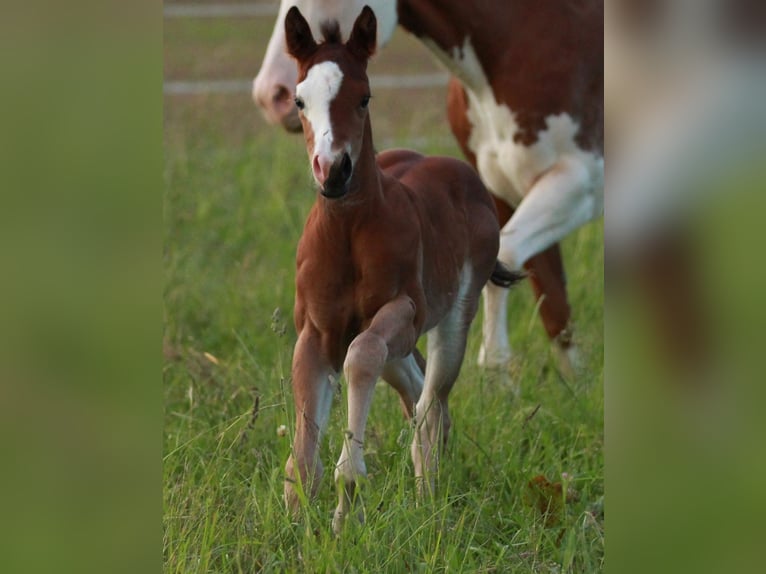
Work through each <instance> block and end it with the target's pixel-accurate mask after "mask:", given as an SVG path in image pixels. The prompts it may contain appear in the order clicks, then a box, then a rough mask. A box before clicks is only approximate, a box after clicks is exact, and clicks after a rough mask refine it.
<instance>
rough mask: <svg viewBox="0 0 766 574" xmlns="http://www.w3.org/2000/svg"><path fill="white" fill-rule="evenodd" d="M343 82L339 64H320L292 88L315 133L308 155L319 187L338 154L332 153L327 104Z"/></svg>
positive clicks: (330, 124) (331, 134)
mask: <svg viewBox="0 0 766 574" xmlns="http://www.w3.org/2000/svg"><path fill="white" fill-rule="evenodd" d="M342 82H343V72H341V70H340V68H339V67H338V64H336V63H335V62H322V63H321V64H317V65H316V66H313V67H312V68H311V69H310V70H309V72H308V74H307V75H306V79H305V80H303V81H302V82H301V83H300V84H298V85H297V86H296V87H295V94H296V97H297V98H300V99H301V100H302V101H303V110H302V114H303V116H304V118H305V119H306V121H307V122H308V124H309V126H310V128H311V133H313V134H314V149H313V150H309V153H310V154H311V156H312V158H311V159H312V162H311V163H312V168H313V172H314V177H315V178H316V180H317V183H319V184H320V185H322V184H324V181H325V179H327V174H328V173H329V170H330V166H331V165H332V164H333V162H334V161H335V159H336V156H337V151H334V150H333V133H332V123H331V121H330V104H331V103H332V101H333V100H334V99H335V96H337V95H338V90H340V85H341V83H342Z"/></svg>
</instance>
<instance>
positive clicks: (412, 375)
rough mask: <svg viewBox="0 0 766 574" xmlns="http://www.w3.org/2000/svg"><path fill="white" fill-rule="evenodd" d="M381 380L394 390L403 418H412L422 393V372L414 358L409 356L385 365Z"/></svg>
mask: <svg viewBox="0 0 766 574" xmlns="http://www.w3.org/2000/svg"><path fill="white" fill-rule="evenodd" d="M383 380H385V381H386V382H387V383H388V384H389V385H391V386H392V387H394V389H396V392H397V393H399V399H400V401H401V403H402V410H403V411H404V414H405V416H406V417H407V418H412V415H413V411H414V410H415V404H416V403H417V402H418V399H419V398H420V393H421V392H422V391H423V371H421V370H420V366H419V365H418V363H417V361H416V360H415V357H414V356H413V355H412V354H410V355H407V356H406V357H405V358H403V359H395V360H392V361H389V362H388V363H386V366H385V367H384V368H383Z"/></svg>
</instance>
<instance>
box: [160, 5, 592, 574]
mask: <svg viewBox="0 0 766 574" xmlns="http://www.w3.org/2000/svg"><path fill="white" fill-rule="evenodd" d="M271 27H272V22H271V19H270V18H263V19H260V18H253V19H243V20H241V21H237V22H232V21H231V20H225V21H221V20H216V19H210V20H202V19H201V20H193V21H192V20H189V21H186V20H168V21H166V27H165V45H166V49H165V58H166V60H165V73H166V78H167V79H179V80H181V79H183V80H194V79H214V78H241V77H247V76H248V75H253V74H254V73H255V71H256V69H257V65H258V62H259V61H260V57H261V55H262V53H263V50H264V49H265V43H266V41H267V40H268V35H269V33H270V30H271ZM249 30H257V31H258V32H257V33H255V32H254V33H253V36H252V37H248V34H249ZM402 46H405V48H406V49H401V47H402ZM411 49H418V50H422V48H420V47H419V46H418V45H417V44H416V43H414V42H413V41H412V40H411V39H410V38H407V37H406V36H404V34H402V33H401V32H399V33H398V34H397V37H396V39H395V40H394V43H393V45H392V47H391V51H390V52H383V53H382V54H381V61H380V62H376V63H375V64H373V65H372V66H371V73H396V72H397V71H399V72H400V73H405V72H406V73H416V72H418V71H421V72H424V73H431V72H433V71H435V70H438V68H437V67H436V66H435V64H433V63H432V62H431V61H430V60H428V59H427V58H425V57H422V54H423V52H422V51H419V52H417V54H416V55H408V54H409V53H410V52H408V50H411ZM245 54H246V55H247V58H249V60H248V61H249V62H251V65H250V67H249V68H248V67H246V66H245V65H244V64H242V63H241V60H240V59H239V56H240V55H242V56H243V57H244V55H245ZM384 56H385V58H386V59H385V60H384V59H383V58H384ZM397 59H399V60H401V61H402V62H401V63H402V64H403V65H402V67H401V68H399V67H397ZM217 62H222V63H221V64H220V65H219V64H218V63H217ZM404 62H406V65H404ZM378 65H380V66H381V68H376V67H375V66H378ZM222 69H225V73H224V71H222ZM164 104H165V119H164V122H165V135H164V138H165V139H164V145H165V170H164V178H165V189H166V191H165V196H164V204H163V205H164V222H165V224H164V269H165V287H164V301H165V318H164V319H165V321H164V322H165V326H164V349H163V352H164V357H165V362H164V409H165V426H164V433H163V444H164V449H163V452H164V459H163V460H164V465H163V472H164V489H163V510H164V512H163V514H164V516H163V536H164V564H165V570H166V571H167V572H178V573H181V572H184V573H186V572H254V571H265V572H340V571H343V572H380V571H387V572H413V571H422V572H440V571H452V572H598V571H600V570H602V566H603V556H604V534H603V526H604V518H603V489H604V482H603V453H602V449H603V406H604V397H603V368H602V363H603V361H602V355H603V337H602V321H603V313H602V305H603V257H602V242H603V234H602V228H601V225H600V224H594V225H590V226H588V227H586V228H584V229H582V230H580V231H579V232H578V233H576V234H574V235H573V236H571V237H569V238H568V239H567V240H566V241H565V242H564V244H563V250H564V256H565V263H566V266H567V270H568V280H569V286H570V296H571V302H572V305H573V309H574V317H575V324H576V329H577V331H576V338H577V342H578V343H579V344H580V346H581V349H582V352H583V356H584V359H585V361H584V362H585V369H584V371H583V373H582V374H581V375H580V376H579V377H578V378H576V379H575V380H573V381H564V380H563V379H562V378H561V377H560V376H559V374H558V372H557V370H556V365H555V362H554V360H553V357H552V355H551V352H550V345H549V343H548V341H547V338H546V336H545V333H544V331H543V329H542V326H541V324H540V321H539V320H538V319H537V317H536V311H535V302H534V300H533V297H532V294H531V290H530V289H529V287H528V286H527V285H521V286H520V287H517V288H516V289H515V290H514V292H513V293H512V296H511V304H510V313H509V316H508V321H509V326H510V335H511V342H512V345H513V346H514V349H515V351H516V352H517V359H516V361H515V364H514V365H513V371H512V376H513V380H514V385H509V384H508V382H507V381H505V380H503V379H502V378H499V377H493V376H490V375H488V374H486V373H484V372H482V371H481V370H480V369H478V368H477V366H476V355H477V353H478V345H479V330H480V321H481V317H480V316H479V317H478V318H477V320H476V321H475V322H474V325H473V327H472V333H471V337H470V340H469V348H468V353H467V356H466V361H465V363H464V365H463V369H462V372H461V376H460V379H459V381H458V383H457V384H456V387H455V389H454V391H453V394H452V400H451V406H452V418H453V431H452V435H451V442H450V444H449V446H448V452H447V454H446V456H445V458H444V465H443V467H442V469H441V475H440V477H439V489H438V494H437V495H436V496H435V498H434V500H429V501H426V502H425V503H422V504H420V505H418V504H416V498H415V492H414V480H413V479H412V468H411V462H410V461H409V454H408V453H409V447H408V445H409V442H410V438H411V429H410V428H409V427H408V425H407V424H406V422H405V421H404V419H403V417H402V415H401V411H400V409H399V405H398V399H397V397H396V396H395V393H394V392H393V391H392V390H391V389H389V388H387V387H385V386H383V385H380V386H379V387H378V389H377V390H376V396H375V400H374V402H373V407H372V412H371V415H370V421H369V424H368V437H367V440H366V461H367V466H368V470H369V477H368V481H367V482H368V484H366V485H364V488H363V489H362V492H361V503H362V505H363V507H364V508H365V512H366V517H367V521H366V524H365V525H364V526H358V525H354V524H353V523H349V524H348V525H347V528H346V530H345V531H344V533H343V534H342V535H341V536H340V537H338V538H335V537H333V536H332V532H331V529H330V520H331V515H332V511H333V509H334V507H335V504H336V495H335V492H334V485H333V483H332V478H331V477H332V468H333V464H334V462H335V461H336V459H337V457H338V455H339V453H340V448H341V441H342V438H343V430H344V428H345V397H344V396H339V397H337V400H336V401H335V404H334V407H333V413H332V416H331V421H330V427H329V429H328V432H327V435H326V438H325V441H324V445H323V448H322V453H321V456H322V460H323V462H324V465H325V469H326V471H325V472H326V473H325V477H324V480H323V482H322V485H321V488H320V493H319V496H318V498H317V500H316V501H315V502H313V503H311V504H310V505H307V507H306V508H305V511H304V515H303V518H302V520H301V521H300V523H298V524H293V523H291V521H290V520H289V519H288V517H287V516H286V515H285V512H284V508H283V504H282V500H281V496H282V477H283V469H284V463H285V460H286V459H287V456H288V453H289V449H290V436H291V432H292V426H293V424H294V417H293V406H292V398H291V390H290V360H291V356H292V348H293V344H294V341H295V334H294V330H293V327H292V302H293V297H294V286H293V279H294V255H295V246H296V244H297V240H298V238H299V237H300V234H301V230H302V225H303V220H304V218H305V215H306V213H307V212H308V209H309V207H310V205H311V203H312V201H313V198H314V191H313V188H312V183H311V179H310V175H309V169H308V161H307V158H306V155H305V150H304V147H303V141H302V139H301V138H300V137H297V136H290V135H288V134H285V133H283V132H281V131H279V130H277V129H274V128H270V127H268V126H266V125H265V123H264V122H263V121H262V120H261V118H260V116H259V114H258V112H257V111H256V110H255V109H254V106H253V105H252V103H251V102H250V99H249V95H248V94H233V95H201V96H166V97H165V102H164ZM371 110H372V111H371V113H372V120H373V130H374V133H375V141H376V143H377V145H378V147H379V148H380V149H382V148H384V147H389V146H393V145H398V146H406V147H412V146H414V147H416V149H418V150H419V151H423V152H426V153H439V154H447V155H453V156H456V157H459V151H458V149H457V147H456V145H455V144H454V142H452V140H451V139H450V137H449V129H448V127H447V126H446V120H445V117H444V111H443V110H444V90H443V89H440V88H433V89H419V90H407V91H398V92H397V91H392V90H381V91H379V92H378V93H376V94H375V99H374V100H373V103H372V104H371ZM281 425H285V427H286V428H287V433H286V435H285V436H279V435H278V432H277V429H278V428H279V427H280V426H281ZM562 473H565V475H564V476H565V477H566V478H564V479H562ZM546 480H547V481H548V482H545V481H546ZM562 482H563V484H560V483H562Z"/></svg>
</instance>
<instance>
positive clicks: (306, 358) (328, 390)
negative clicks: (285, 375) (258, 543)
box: [284, 328, 336, 514]
mask: <svg viewBox="0 0 766 574" xmlns="http://www.w3.org/2000/svg"><path fill="white" fill-rule="evenodd" d="M335 374H336V373H333V371H332V369H331V367H330V366H329V362H328V361H326V360H325V358H324V357H323V355H322V353H321V345H320V335H319V334H318V333H317V332H316V331H314V330H313V329H311V328H305V329H304V330H303V331H302V332H301V333H300V335H299V337H298V341H297V343H296V344H295V352H294V353H293V366H292V378H293V399H294V401H295V417H296V423H295V439H294V441H293V451H292V454H291V455H290V457H289V458H288V460H287V465H286V466H285V474H286V477H285V492H284V496H285V503H286V504H287V508H288V509H289V510H290V511H291V512H292V513H293V514H295V513H296V512H297V511H298V508H299V498H298V493H297V492H296V490H295V488H296V483H297V482H298V481H299V480H300V483H301V487H302V489H303V491H304V492H305V493H306V494H307V495H308V496H313V495H314V493H315V492H316V489H317V486H318V484H319V481H320V479H321V478H322V472H323V469H322V463H321V461H320V460H319V441H320V440H321V437H322V433H323V432H324V429H325V427H326V426H327V419H328V416H329V412H330V406H331V404H332V397H333V394H334V385H333V383H332V381H331V379H330V377H331V376H334V375H335ZM296 472H297V474H296Z"/></svg>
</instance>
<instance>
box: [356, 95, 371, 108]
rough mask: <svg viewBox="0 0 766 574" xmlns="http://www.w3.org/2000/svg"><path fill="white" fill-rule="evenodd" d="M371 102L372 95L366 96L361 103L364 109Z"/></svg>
mask: <svg viewBox="0 0 766 574" xmlns="http://www.w3.org/2000/svg"><path fill="white" fill-rule="evenodd" d="M369 104H370V96H364V97H363V98H362V103H361V104H359V105H360V106H361V107H362V109H367V106H368V105H369Z"/></svg>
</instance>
